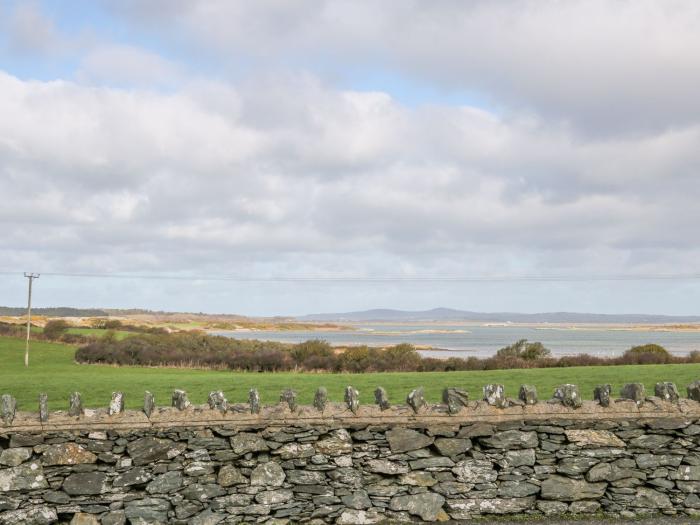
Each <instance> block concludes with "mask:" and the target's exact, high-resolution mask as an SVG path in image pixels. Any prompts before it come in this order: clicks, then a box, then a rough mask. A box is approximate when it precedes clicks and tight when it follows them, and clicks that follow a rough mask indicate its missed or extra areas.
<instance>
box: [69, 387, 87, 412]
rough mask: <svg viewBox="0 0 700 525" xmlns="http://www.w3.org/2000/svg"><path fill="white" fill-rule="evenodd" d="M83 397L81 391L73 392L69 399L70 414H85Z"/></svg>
mask: <svg viewBox="0 0 700 525" xmlns="http://www.w3.org/2000/svg"><path fill="white" fill-rule="evenodd" d="M83 412H84V410H83V398H82V396H81V395H80V392H71V394H70V398H69V400H68V415H69V416H73V417H79V416H82V415H83Z"/></svg>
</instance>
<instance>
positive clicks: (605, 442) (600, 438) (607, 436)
mask: <svg viewBox="0 0 700 525" xmlns="http://www.w3.org/2000/svg"><path fill="white" fill-rule="evenodd" d="M564 433H565V434H566V439H568V440H569V441H571V442H572V443H576V444H577V445H579V446H580V447H620V448H622V447H624V446H625V442H624V441H622V440H621V439H620V438H619V437H617V436H616V435H615V434H613V433H612V432H610V431H609V430H589V429H583V430H566V431H565V432H564Z"/></svg>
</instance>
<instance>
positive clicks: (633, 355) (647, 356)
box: [622, 344, 673, 364]
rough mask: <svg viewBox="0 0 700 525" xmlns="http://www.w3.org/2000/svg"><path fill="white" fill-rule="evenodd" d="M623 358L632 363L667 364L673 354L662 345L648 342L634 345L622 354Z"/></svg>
mask: <svg viewBox="0 0 700 525" xmlns="http://www.w3.org/2000/svg"><path fill="white" fill-rule="evenodd" d="M622 360H623V361H624V362H626V363H630V364H665V363H670V362H671V361H672V360H673V356H672V355H671V354H670V353H669V351H668V350H666V349H665V348H664V347H663V346H661V345H657V344H646V345H640V346H633V347H632V348H630V349H629V350H627V351H626V352H625V353H624V354H623V355H622Z"/></svg>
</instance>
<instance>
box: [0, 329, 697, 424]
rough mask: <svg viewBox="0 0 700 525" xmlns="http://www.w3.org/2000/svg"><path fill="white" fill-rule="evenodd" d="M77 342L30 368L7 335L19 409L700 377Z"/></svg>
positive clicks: (587, 389) (543, 390)
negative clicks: (150, 364)
mask: <svg viewBox="0 0 700 525" xmlns="http://www.w3.org/2000/svg"><path fill="white" fill-rule="evenodd" d="M74 351H75V348H74V347H71V346H68V345H61V344H54V343H45V342H40V341H34V342H32V345H31V350H30V366H29V368H28V369H25V367H24V341H23V340H22V339H15V338H7V337H0V363H2V368H1V369H0V393H3V394H4V393H8V394H12V395H14V396H15V397H16V398H17V400H18V403H19V406H20V409H26V410H34V409H35V407H36V406H37V397H38V395H39V392H46V393H47V394H48V396H49V406H50V408H51V409H53V410H57V409H64V408H66V407H67V404H68V401H67V400H68V395H69V393H70V392H71V391H74V390H77V391H79V392H81V393H82V395H83V400H84V403H85V405H86V406H89V407H99V406H103V407H104V406H107V404H108V402H109V399H110V396H111V393H112V391H115V390H121V391H123V392H125V393H126V405H127V407H129V408H139V407H140V405H141V401H142V399H143V392H144V391H145V390H150V391H151V392H153V393H154V394H155V395H156V400H157V402H158V403H159V404H161V405H167V404H168V403H169V400H170V394H171V392H172V390H173V389H175V388H182V389H184V390H186V391H187V392H188V393H189V396H190V399H191V400H192V401H193V402H194V403H204V402H205V401H206V398H207V394H208V393H209V392H211V391H212V390H223V391H224V393H225V394H226V396H227V398H228V399H229V401H231V402H245V401H246V400H247V398H248V389H250V388H252V387H255V388H257V389H258V390H259V392H260V395H261V397H262V400H263V402H265V403H272V402H276V401H277V400H278V398H279V392H280V391H281V390H282V389H283V388H287V387H291V388H293V389H295V390H297V392H298V393H299V401H300V402H301V403H310V402H311V400H312V399H313V394H314V391H315V390H316V388H318V387H319V386H325V387H326V388H328V393H329V396H330V398H331V400H334V401H340V400H342V398H343V389H344V388H345V386H347V385H353V386H354V387H355V388H357V389H358V390H359V391H360V399H361V401H362V402H363V403H372V402H373V401H374V395H373V391H374V389H375V388H376V387H377V386H383V387H384V388H386V389H387V392H388V393H389V398H390V400H391V401H393V402H396V403H398V402H402V401H403V400H404V399H405V396H406V394H407V393H408V392H409V391H410V390H411V389H412V388H415V387H417V386H423V387H424V388H425V393H426V397H427V398H428V400H429V401H435V402H437V401H439V400H440V397H441V393H442V389H443V388H444V387H446V386H458V387H461V388H464V389H466V390H467V391H469V392H470V394H471V397H472V398H474V399H476V398H478V397H479V393H480V392H481V387H482V386H483V385H484V384H486V383H503V384H504V385H505V387H506V392H507V394H509V395H512V396H515V395H516V394H517V391H518V388H519V386H520V385H521V384H522V383H528V384H533V385H535V386H536V387H537V389H538V391H539V393H540V397H541V398H542V399H546V398H549V396H551V394H552V391H553V389H554V387H555V386H556V385H559V384H561V383H576V384H578V385H579V387H580V388H581V392H582V394H583V395H584V396H585V397H586V398H588V399H590V398H591V396H592V392H593V387H594V386H595V385H597V384H600V383H610V384H612V385H613V388H614V390H615V392H617V391H618V390H619V388H620V387H621V386H622V385H623V384H624V383H631V382H642V383H644V384H645V385H646V387H647V390H648V391H651V392H653V388H654V384H655V383H656V382H658V381H673V382H675V383H676V384H677V385H678V387H679V389H681V391H684V390H685V386H686V385H687V384H689V383H690V382H692V381H694V380H696V379H700V364H683V365H643V366H642V365H634V366H610V367H576V368H550V369H530V370H494V371H483V372H482V371H479V372H423V373H421V372H407V373H402V372H392V373H377V374H309V373H293V372H283V373H264V374H259V373H244V372H229V371H214V370H212V371H209V370H189V369H178V368H140V367H112V366H103V365H81V364H76V363H75V362H74V360H73V354H74Z"/></svg>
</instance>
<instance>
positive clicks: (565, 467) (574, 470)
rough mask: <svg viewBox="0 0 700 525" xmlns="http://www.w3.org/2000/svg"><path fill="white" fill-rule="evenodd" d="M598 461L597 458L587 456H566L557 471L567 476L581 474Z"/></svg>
mask: <svg viewBox="0 0 700 525" xmlns="http://www.w3.org/2000/svg"><path fill="white" fill-rule="evenodd" d="M597 463H598V460H597V459H594V458H585V457H572V458H564V459H562V460H561V461H559V463H558V465H557V472H559V473H560V474H566V475H567V476H580V475H581V474H585V473H586V472H588V471H589V470H590V469H591V467H593V466H594V465H596V464H597Z"/></svg>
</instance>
